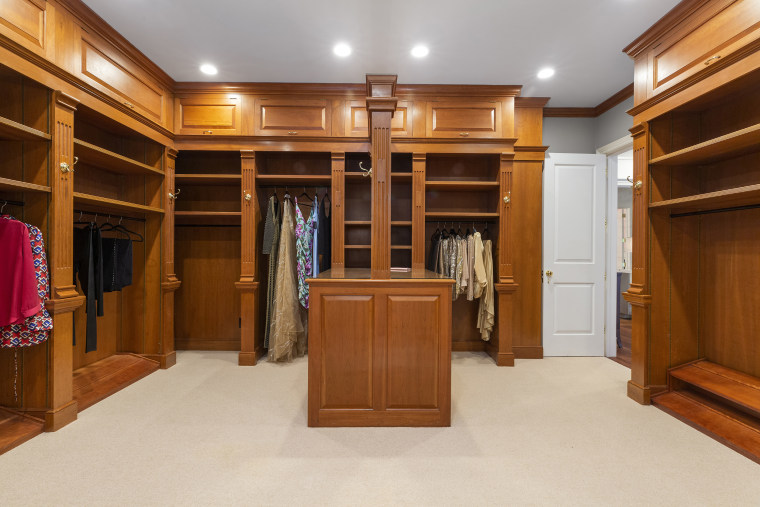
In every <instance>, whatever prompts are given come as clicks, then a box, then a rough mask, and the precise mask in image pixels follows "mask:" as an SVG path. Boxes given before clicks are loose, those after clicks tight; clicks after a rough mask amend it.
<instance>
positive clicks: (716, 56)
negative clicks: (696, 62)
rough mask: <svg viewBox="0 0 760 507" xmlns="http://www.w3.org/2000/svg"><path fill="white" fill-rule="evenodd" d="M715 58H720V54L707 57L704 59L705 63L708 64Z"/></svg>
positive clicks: (715, 59)
mask: <svg viewBox="0 0 760 507" xmlns="http://www.w3.org/2000/svg"><path fill="white" fill-rule="evenodd" d="M717 60H720V55H715V56H713V57H710V58H708V59H707V60H705V65H710V64H711V63H713V62H714V61H717Z"/></svg>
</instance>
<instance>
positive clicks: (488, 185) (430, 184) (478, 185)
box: [425, 180, 499, 190]
mask: <svg viewBox="0 0 760 507" xmlns="http://www.w3.org/2000/svg"><path fill="white" fill-rule="evenodd" d="M425 188H439V189H441V190H493V189H498V188H499V182H498V181H473V180H469V181H465V180H462V181H426V182H425Z"/></svg>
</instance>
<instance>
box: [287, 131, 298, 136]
mask: <svg viewBox="0 0 760 507" xmlns="http://www.w3.org/2000/svg"><path fill="white" fill-rule="evenodd" d="M288 135H291V136H295V135H298V132H296V131H295V130H291V131H290V132H288Z"/></svg>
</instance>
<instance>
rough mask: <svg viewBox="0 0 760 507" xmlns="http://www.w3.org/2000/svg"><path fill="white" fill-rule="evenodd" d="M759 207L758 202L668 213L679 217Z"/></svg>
mask: <svg viewBox="0 0 760 507" xmlns="http://www.w3.org/2000/svg"><path fill="white" fill-rule="evenodd" d="M758 208H760V204H749V205H747V206H735V207H733V208H719V209H709V210H704V211H689V212H687V213H672V214H671V215H670V218H681V217H693V216H697V215H712V214H713V213H725V212H727V211H742V210H747V209H758Z"/></svg>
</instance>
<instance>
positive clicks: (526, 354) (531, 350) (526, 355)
mask: <svg viewBox="0 0 760 507" xmlns="http://www.w3.org/2000/svg"><path fill="white" fill-rule="evenodd" d="M512 352H514V354H515V357H516V358H517V359H543V358H544V348H543V347H535V346H531V347H525V346H515V345H513V346H512Z"/></svg>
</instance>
